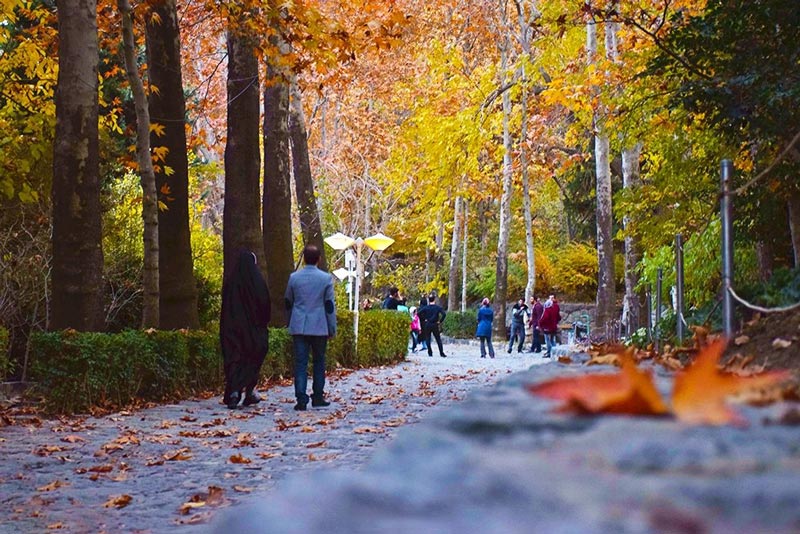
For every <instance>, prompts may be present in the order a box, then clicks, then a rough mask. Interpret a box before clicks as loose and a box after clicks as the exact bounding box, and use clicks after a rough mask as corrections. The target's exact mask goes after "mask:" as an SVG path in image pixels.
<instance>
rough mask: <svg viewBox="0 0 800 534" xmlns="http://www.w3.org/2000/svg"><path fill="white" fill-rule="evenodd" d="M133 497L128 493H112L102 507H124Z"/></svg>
mask: <svg viewBox="0 0 800 534" xmlns="http://www.w3.org/2000/svg"><path fill="white" fill-rule="evenodd" d="M132 500H133V497H131V496H130V495H112V496H111V497H109V499H108V500H107V501H106V502H105V504H104V505H103V508H125V507H126V506H128V505H129V504H130V503H131V501H132Z"/></svg>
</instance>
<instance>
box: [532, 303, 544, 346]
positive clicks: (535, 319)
mask: <svg viewBox="0 0 800 534" xmlns="http://www.w3.org/2000/svg"><path fill="white" fill-rule="evenodd" d="M543 313H544V306H543V305H542V303H541V302H539V297H538V296H536V295H534V296H533V297H531V318H530V320H529V321H528V325H530V327H531V352H535V353H537V354H538V353H540V352H542V330H541V329H540V328H539V321H541V319H542V314H543Z"/></svg>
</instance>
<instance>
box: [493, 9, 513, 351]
mask: <svg viewBox="0 0 800 534" xmlns="http://www.w3.org/2000/svg"><path fill="white" fill-rule="evenodd" d="M499 4H500V13H501V19H502V23H501V28H503V31H504V36H503V37H502V38H501V40H500V42H501V44H500V45H499V46H500V47H501V48H500V76H501V78H500V82H501V86H503V85H506V84H507V83H508V80H507V77H508V66H509V56H510V54H511V37H510V35H509V32H508V15H507V12H506V3H505V2H504V1H503V0H500V2H499ZM502 99H503V196H502V197H501V198H500V229H499V232H498V237H497V260H496V265H495V284H494V303H493V307H494V313H495V317H496V320H495V321H494V324H493V328H494V337H502V336H504V335H505V327H506V301H507V300H508V240H509V236H510V234H511V192H512V187H513V185H514V183H513V180H512V179H513V168H512V165H511V151H512V150H513V146H512V140H511V124H510V123H511V94H510V93H509V92H508V89H506V90H504V91H503V96H502Z"/></svg>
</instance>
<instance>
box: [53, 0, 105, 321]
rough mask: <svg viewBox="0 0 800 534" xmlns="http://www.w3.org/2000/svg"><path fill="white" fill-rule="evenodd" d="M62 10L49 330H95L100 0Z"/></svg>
mask: <svg viewBox="0 0 800 534" xmlns="http://www.w3.org/2000/svg"><path fill="white" fill-rule="evenodd" d="M57 10H58V35H59V51H58V82H57V85H56V92H55V103H56V135H55V143H54V146H53V186H52V201H53V238H52V242H53V271H52V283H53V300H52V308H51V310H52V318H51V321H50V328H52V329H63V328H74V329H76V330H84V331H85V330H89V331H97V330H102V329H103V326H104V318H103V297H102V291H103V248H102V242H101V237H102V235H101V223H100V214H101V210H100V185H99V181H100V178H99V174H100V167H99V139H98V123H97V120H98V92H97V91H98V80H97V73H98V62H99V52H98V46H97V4H96V2H95V0H59V1H58V2H57Z"/></svg>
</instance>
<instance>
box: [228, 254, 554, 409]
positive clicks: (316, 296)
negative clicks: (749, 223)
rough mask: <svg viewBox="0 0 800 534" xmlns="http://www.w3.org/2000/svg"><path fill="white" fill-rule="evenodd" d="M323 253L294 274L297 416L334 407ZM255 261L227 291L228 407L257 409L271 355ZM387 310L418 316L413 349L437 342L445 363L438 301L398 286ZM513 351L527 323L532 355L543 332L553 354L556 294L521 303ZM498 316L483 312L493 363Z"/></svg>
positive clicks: (309, 257) (242, 260) (241, 262)
mask: <svg viewBox="0 0 800 534" xmlns="http://www.w3.org/2000/svg"><path fill="white" fill-rule="evenodd" d="M319 260H320V250H319V249H318V248H317V247H315V246H313V245H308V246H306V247H305V248H304V249H303V261H304V264H305V266H304V268H303V269H300V270H298V271H296V272H294V273H292V274H291V275H290V276H289V282H288V284H287V287H286V293H285V295H284V303H285V305H286V310H287V312H288V315H289V334H290V335H291V336H292V347H293V350H294V389H295V398H296V404H295V406H294V409H295V410H299V411H303V410H306V409H307V406H308V402H309V400H310V401H311V405H312V406H314V407H324V406H329V405H330V402H328V401H327V400H325V351H326V349H327V343H328V339H330V338H332V337H333V336H335V335H336V304H335V300H334V292H333V278H332V277H331V275H330V274H329V273H327V272H325V271H323V270H321V269H319V268H318V267H317V264H318V263H319ZM257 263H258V262H257V258H256V255H255V254H254V253H253V252H252V251H250V250H246V249H242V250H240V251H239V254H238V256H237V258H236V260H235V262H234V264H233V265H232V266H231V269H230V271H229V273H227V274H226V278H225V280H224V282H223V286H222V310H221V313H220V344H221V346H222V357H223V364H224V365H223V367H224V372H225V392H224V395H223V402H224V403H225V405H227V406H228V408H231V409H233V408H236V407H237V406H239V404H240V403H241V404H242V405H243V406H249V405H252V404H257V403H259V402H260V401H261V397H259V395H258V393H256V391H255V387H256V385H257V383H258V378H259V373H260V370H261V365H262V364H263V362H264V358H265V357H266V355H267V351H268V350H269V331H268V330H267V326H268V325H269V321H270V316H271V307H270V294H269V289H268V287H267V284H266V282H265V280H264V277H263V276H262V274H261V271H260V269H259V268H258V265H257ZM382 307H383V308H384V309H387V310H398V311H401V312H403V313H408V314H410V316H411V321H410V330H411V341H412V347H411V350H412V351H413V352H416V350H417V345H418V344H421V345H422V346H423V348H424V349H427V351H428V356H430V357H432V356H433V347H432V344H431V338H433V339H435V340H436V344H437V346H438V348H439V356H441V357H442V358H446V357H447V355H446V354H445V353H444V348H443V346H442V335H441V326H442V323H443V322H444V319H445V317H446V316H447V313H446V312H445V311H444V309H443V308H442V307H441V306H439V305H438V304H436V296H435V295H428V297H427V298H425V297H423V299H422V300H421V301H420V305H419V308H418V309H417V308H415V307H413V306H412V307H411V308H409V307H407V305H406V300H405V298H403V297H402V296H401V295H400V293H399V291H398V288H396V287H393V288H391V289H390V291H389V295H388V296H387V297H386V298H385V299H384V301H383V306H382ZM511 316H512V322H511V336H510V337H511V339H510V341H509V344H508V352H509V353H510V352H511V350H512V348H513V346H514V342H515V340H517V339H518V340H519V345H518V348H517V351H518V352H522V347H523V344H524V342H525V324H526V321H527V324H528V326H530V327H531V328H532V334H533V336H532V337H533V340H532V345H531V352H541V339H540V333H543V334H544V339H545V345H546V347H547V353H546V354H545V356H544V357H545V358H549V357H550V355H551V349H552V347H553V346H554V345H555V336H556V332H557V328H558V322H559V321H560V319H561V314H560V313H559V307H558V301H557V300H556V299H555V297H554V296H553V295H551V296H550V298H548V299H547V301H546V302H544V304H542V303H540V302H539V298H538V297H533V298H531V308H528V306H526V305H525V302H524V299H520V300H519V301H518V302H517V303H516V304H515V305H514V307H513V308H512V314H511ZM493 320H494V312H493V310H492V307H491V303H490V302H489V299H488V298H484V299H483V302H482V303H481V307H480V309H479V310H478V327H477V330H476V332H475V335H476V336H477V337H478V338H479V339H480V341H481V358H485V357H486V351H487V347H488V353H489V357H491V358H494V357H495V353H494V347H493V346H492V342H491V339H492V322H493ZM311 356H313V364H312V373H313V375H312V376H313V380H312V394H311V397H309V396H308V393H307V387H308V362H309V358H310V357H311Z"/></svg>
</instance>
